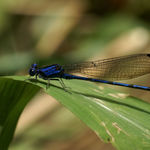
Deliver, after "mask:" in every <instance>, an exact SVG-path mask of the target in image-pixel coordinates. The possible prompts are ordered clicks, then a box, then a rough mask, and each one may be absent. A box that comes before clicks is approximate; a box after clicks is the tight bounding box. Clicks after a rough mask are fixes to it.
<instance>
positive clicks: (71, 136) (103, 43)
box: [0, 0, 150, 150]
mask: <svg viewBox="0 0 150 150" xmlns="http://www.w3.org/2000/svg"><path fill="white" fill-rule="evenodd" d="M149 14H150V1H148V0H107V1H105V0H101V1H100V0H82V1H81V0H55V1H52V0H37V1H29V0H1V1H0V75H27V74H28V68H29V67H30V65H31V64H32V63H34V62H36V63H38V64H39V65H47V64H53V63H60V64H65V63H74V62H79V61H87V60H97V59H104V58H109V57H115V56H122V55H128V54H135V53H149V52H150V15H149ZM149 77H150V76H149V75H146V76H144V77H140V78H137V79H135V80H130V81H126V82H128V83H136V84H140V85H147V86H148V85H149V86H150V84H149ZM124 82H125V81H124ZM104 86H106V85H104ZM109 87H110V88H116V87H113V86H109ZM119 90H121V91H125V92H126V93H130V94H131V95H133V96H137V97H139V98H141V99H143V100H145V101H148V100H149V94H148V92H145V91H140V92H139V91H138V90H134V89H133V90H131V89H127V88H119ZM20 149H21V150H24V149H28V150H70V149H74V150H84V149H86V150H101V149H106V150H113V149H114V148H113V147H112V146H111V145H110V144H105V143H103V142H102V141H100V140H99V138H98V137H97V136H96V135H95V133H94V132H93V131H91V130H90V129H89V128H87V127H86V125H84V124H83V123H82V122H81V121H80V120H79V119H77V118H76V117H75V116H74V115H73V114H72V113H71V112H69V111H68V110H66V109H65V108H64V107H62V106H61V105H60V104H58V103H57V102H56V101H55V100H54V99H53V98H52V97H50V96H48V95H46V94H44V93H42V92H41V93H39V94H38V95H37V96H36V97H35V98H34V100H32V102H31V103H30V104H28V106H27V107H26V109H25V110H24V112H23V114H22V116H21V118H20V121H19V123H18V127H17V129H16V134H15V137H14V140H13V142H12V144H11V146H10V150H20Z"/></svg>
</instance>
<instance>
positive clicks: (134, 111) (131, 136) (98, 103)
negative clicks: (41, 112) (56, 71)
mask: <svg viewBox="0 0 150 150" xmlns="http://www.w3.org/2000/svg"><path fill="white" fill-rule="evenodd" d="M24 79H26V77H17V76H14V77H9V78H8V77H6V78H1V80H0V81H3V80H4V81H5V82H4V83H5V86H4V83H3V85H2V84H1V85H0V86H4V87H5V88H4V90H3V91H4V92H5V89H7V88H8V87H9V85H11V86H10V87H11V88H8V89H9V92H10V91H13V93H16V91H17V89H21V87H24V88H25V89H26V90H28V92H26V94H23V92H24V91H22V94H23V95H22V96H24V99H26V98H27V96H28V95H27V93H29V91H32V90H35V91H37V90H39V87H41V88H42V89H43V90H44V91H45V92H46V93H48V94H49V95H51V96H53V97H54V98H56V100H58V101H59V102H60V103H61V104H63V105H64V106H65V107H67V108H68V109H69V110H70V111H72V112H73V113H74V114H75V115H76V116H78V117H79V118H80V119H81V120H82V121H83V122H84V123H85V124H87V125H88V126H89V127H90V128H91V129H92V130H94V131H95V133H96V134H97V135H98V136H99V137H101V139H103V141H105V142H111V143H112V145H114V146H115V147H116V148H117V149H118V150H127V149H130V150H135V149H136V150H149V149H150V104H149V103H146V102H144V101H142V100H140V99H137V98H134V97H130V96H128V95H127V94H124V93H121V92H118V91H114V90H112V89H108V88H103V87H101V86H99V85H96V84H94V83H91V82H86V81H78V80H64V82H65V85H66V86H67V87H69V88H68V92H66V91H64V89H63V88H62V87H61V85H60V84H59V82H57V81H51V86H50V87H49V88H48V89H47V90H46V84H47V82H46V81H44V80H38V81H35V80H30V81H24ZM23 81H24V82H23ZM15 82H16V86H12V83H15ZM25 82H28V83H25ZM6 83H7V84H6ZM17 86H18V87H17ZM16 87H17V88H16ZM0 89H2V87H0ZM29 89H30V90H29ZM17 92H18V91H17ZM0 93H1V90H0ZM6 93H7V91H6ZM10 93H11V94H10V95H11V96H13V97H19V96H18V94H16V95H15V94H14V95H13V94H12V92H10ZM5 95H7V94H5ZM9 97H10V96H9ZM18 100H19V102H21V101H22V100H21V99H19V98H18ZM1 101H4V99H2V100H1ZM9 101H11V100H9ZM14 106H15V104H14ZM1 107H2V106H1ZM7 107H8V105H6V106H5V109H7ZM9 107H10V106H9ZM18 108H19V105H17V106H15V107H14V109H13V111H14V112H15V111H17V109H18ZM1 109H3V107H2V108H1ZM1 109H0V111H2V110H1ZM2 112H3V113H4V112H5V111H2ZM2 112H1V113H2ZM1 113H0V114H1ZM2 115H4V114H1V116H2ZM11 115H12V114H11ZM17 117H18V116H17ZM3 118H5V119H3V120H6V118H8V117H3ZM14 118H15V114H14V116H13V119H14ZM9 119H10V117H9ZM2 122H3V121H2ZM5 122H6V121H5ZM9 125H10V124H9ZM3 126H4V128H5V130H6V131H7V132H6V131H5V132H6V134H9V132H10V131H9V130H10V129H9V128H10V126H8V124H7V125H6V126H5V124H4V123H3ZM2 131H3V130H2ZM3 137H4V134H3V136H2V134H1V135H0V141H2V140H3V142H4V139H5V140H6V138H3ZM0 149H1V144H0ZM3 150H4V149H3Z"/></svg>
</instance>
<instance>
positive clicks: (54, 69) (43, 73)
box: [29, 64, 64, 79]
mask: <svg viewBox="0 0 150 150" xmlns="http://www.w3.org/2000/svg"><path fill="white" fill-rule="evenodd" d="M63 72H64V69H63V68H62V67H61V66H60V65H58V64H53V65H50V66H46V67H42V68H38V67H37V64H32V65H31V67H30V69H29V74H30V76H39V77H40V78H43V79H48V78H55V77H61V75H62V74H63Z"/></svg>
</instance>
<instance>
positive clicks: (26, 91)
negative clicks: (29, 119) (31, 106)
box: [0, 77, 40, 150]
mask: <svg viewBox="0 0 150 150" xmlns="http://www.w3.org/2000/svg"><path fill="white" fill-rule="evenodd" d="M20 79H21V80H24V78H22V77H21V78H20ZM21 80H20V81H19V80H12V79H7V78H2V77H1V78H0V149H1V150H6V149H8V146H9V143H10V142H11V140H12V137H13V134H14V130H15V128H16V124H17V121H18V118H19V116H20V114H21V112H22V110H23V109H24V107H25V106H26V104H27V103H28V102H29V101H30V100H31V98H32V97H33V96H34V95H35V94H36V93H37V92H38V90H39V89H40V88H39V87H38V86H35V85H33V84H29V83H27V82H24V81H21Z"/></svg>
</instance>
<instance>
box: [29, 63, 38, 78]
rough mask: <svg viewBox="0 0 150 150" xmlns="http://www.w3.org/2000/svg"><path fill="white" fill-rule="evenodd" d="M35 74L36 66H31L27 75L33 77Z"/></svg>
mask: <svg viewBox="0 0 150 150" xmlns="http://www.w3.org/2000/svg"><path fill="white" fill-rule="evenodd" d="M36 73H37V64H32V65H31V68H30V69H29V75H30V76H34V75H35V74H36Z"/></svg>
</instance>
